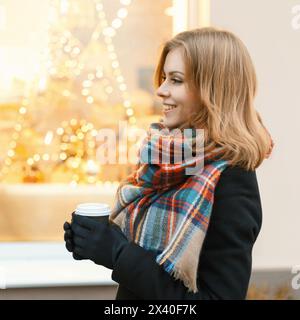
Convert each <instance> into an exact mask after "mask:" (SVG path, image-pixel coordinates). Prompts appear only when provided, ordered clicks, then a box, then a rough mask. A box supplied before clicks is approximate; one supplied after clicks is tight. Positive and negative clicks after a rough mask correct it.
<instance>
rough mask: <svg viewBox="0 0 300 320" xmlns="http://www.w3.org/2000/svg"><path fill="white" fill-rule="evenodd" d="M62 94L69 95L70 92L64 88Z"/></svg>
mask: <svg viewBox="0 0 300 320" xmlns="http://www.w3.org/2000/svg"><path fill="white" fill-rule="evenodd" d="M62 94H63V96H64V97H69V96H70V95H71V92H70V91H69V90H64V91H63V93H62Z"/></svg>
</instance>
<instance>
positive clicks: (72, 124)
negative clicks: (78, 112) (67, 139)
mask: <svg viewBox="0 0 300 320" xmlns="http://www.w3.org/2000/svg"><path fill="white" fill-rule="evenodd" d="M77 123H78V122H77V119H71V121H70V124H71V126H76V125H77Z"/></svg>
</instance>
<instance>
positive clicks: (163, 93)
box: [156, 83, 170, 98]
mask: <svg viewBox="0 0 300 320" xmlns="http://www.w3.org/2000/svg"><path fill="white" fill-rule="evenodd" d="M156 94H157V95H158V96H159V97H161V98H164V97H168V96H169V95H170V91H169V90H168V89H167V88H166V87H165V86H164V83H162V84H161V85H160V86H159V87H158V88H157V90H156Z"/></svg>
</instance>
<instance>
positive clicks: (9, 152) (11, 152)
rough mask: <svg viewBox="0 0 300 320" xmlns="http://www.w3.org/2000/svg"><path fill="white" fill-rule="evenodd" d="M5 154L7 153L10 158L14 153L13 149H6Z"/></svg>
mask: <svg viewBox="0 0 300 320" xmlns="http://www.w3.org/2000/svg"><path fill="white" fill-rule="evenodd" d="M7 155H8V156H9V157H10V158H12V157H13V156H14V155H15V152H14V150H12V149H10V150H8V152H7Z"/></svg>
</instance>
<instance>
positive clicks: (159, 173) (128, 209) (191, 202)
mask: <svg viewBox="0 0 300 320" xmlns="http://www.w3.org/2000/svg"><path fill="white" fill-rule="evenodd" d="M178 130H179V129H178ZM189 130H192V129H189ZM195 132H196V130H195V129H193V131H192V135H191V136H190V137H188V138H186V137H184V138H182V134H178V131H177V134H176V133H175V134H174V133H173V132H171V133H170V132H168V130H167V129H166V128H165V127H163V125H162V124H161V123H153V124H151V125H150V130H149V131H148V134H147V137H146V138H145V139H144V140H143V142H142V143H141V146H140V149H139V162H138V164H137V167H136V170H135V171H134V172H133V173H132V174H131V175H130V176H129V177H128V178H127V179H126V180H124V181H122V182H121V183H120V185H119V187H118V190H117V193H116V197H115V203H114V207H113V209H112V213H111V215H110V218H109V220H110V222H111V223H115V224H117V225H118V226H119V227H120V228H121V230H122V231H123V232H124V234H125V235H126V236H127V239H128V240H130V241H133V242H135V243H136V244H138V245H139V246H141V247H143V248H144V249H146V250H151V251H153V252H155V254H156V262H157V263H158V264H159V265H162V266H163V268H164V269H165V271H167V272H168V273H169V274H171V275H172V276H173V277H175V279H180V280H182V281H183V283H184V285H185V286H186V287H187V288H188V291H192V292H194V293H196V292H198V288H197V268H198V262H199V256H200V252H201V248H202V245H203V241H204V238H205V235H206V231H207V228H208V225H209V219H210V215H211V211H212V206H213V201H214V190H215V187H216V185H217V182H218V180H219V178H220V175H221V173H222V171H223V170H224V169H225V168H226V167H227V166H228V162H227V161H225V160H220V159H218V156H219V155H220V154H222V148H219V149H215V150H213V151H212V152H209V153H206V154H203V152H202V153H201V154H200V155H198V154H196V156H193V155H192V156H188V155H187V157H186V156H184V157H183V158H184V159H183V158H182V161H177V162H176V161H174V159H178V154H179V153H180V152H181V155H182V150H183V149H185V150H187V148H189V150H191V149H192V150H195V149H194V147H192V148H190V146H193V141H194V140H193V139H195ZM194 142H195V141H194ZM155 153H156V155H158V161H156V162H155V161H153V156H152V157H150V158H151V159H150V161H149V155H153V154H155ZM168 155H170V158H169V159H170V160H171V161H165V162H167V163H163V162H164V161H163V159H166V158H168V157H167V156H168ZM147 156H148V157H147ZM164 157H165V158H164ZM169 159H168V160H169ZM153 162H155V163H153ZM178 162H179V163H178ZM199 166H200V167H201V168H200V170H194V169H193V168H195V167H196V168H198V167H199ZM187 169H190V170H194V173H192V174H190V173H189V174H188V175H187Z"/></svg>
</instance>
